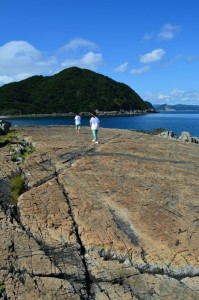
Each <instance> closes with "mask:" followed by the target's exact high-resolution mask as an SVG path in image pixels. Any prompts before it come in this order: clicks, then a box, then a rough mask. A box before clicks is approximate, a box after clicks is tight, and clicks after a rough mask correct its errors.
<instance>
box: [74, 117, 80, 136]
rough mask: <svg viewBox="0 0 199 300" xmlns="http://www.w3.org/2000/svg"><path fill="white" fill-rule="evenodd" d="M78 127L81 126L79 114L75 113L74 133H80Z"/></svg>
mask: <svg viewBox="0 0 199 300" xmlns="http://www.w3.org/2000/svg"><path fill="white" fill-rule="evenodd" d="M80 127H81V117H80V115H79V114H77V113H76V114H75V129H76V133H77V134H79V133H80Z"/></svg>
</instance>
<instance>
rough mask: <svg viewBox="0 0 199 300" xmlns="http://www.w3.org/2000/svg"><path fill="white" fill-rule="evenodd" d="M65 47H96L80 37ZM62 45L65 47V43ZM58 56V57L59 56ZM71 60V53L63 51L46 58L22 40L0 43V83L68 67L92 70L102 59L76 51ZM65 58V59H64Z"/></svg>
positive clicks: (88, 53)
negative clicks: (0, 44) (60, 53)
mask: <svg viewBox="0 0 199 300" xmlns="http://www.w3.org/2000/svg"><path fill="white" fill-rule="evenodd" d="M67 45H68V48H69V49H75V48H78V47H81V46H83V47H84V50H85V49H86V48H96V45H95V44H94V43H92V42H90V41H87V40H84V39H75V40H72V41H70V42H69V43H68V44H67ZM67 45H65V46H67ZM61 56H62V57H61ZM75 56H76V57H75V58H74V55H73V59H72V58H71V55H68V54H66V53H64V56H63V53H62V55H59V53H56V56H55V55H52V56H49V57H47V56H46V55H44V53H42V52H41V51H39V50H38V49H36V48H35V47H34V46H33V45H31V44H30V43H28V42H26V41H10V42H8V43H6V44H4V45H2V46H0V85H3V84H6V83H9V82H13V81H20V80H22V79H25V78H28V77H30V76H33V75H42V74H45V75H53V74H55V73H57V72H58V71H61V70H63V69H64V67H69V66H79V67H81V68H87V69H91V70H96V69H97V67H98V66H99V65H100V63H101V62H102V60H103V58H102V54H100V53H94V52H92V51H91V52H87V53H84V55H83V54H82V53H80V52H79V51H77V53H75ZM66 57H67V58H66Z"/></svg>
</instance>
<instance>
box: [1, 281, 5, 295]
mask: <svg viewBox="0 0 199 300" xmlns="http://www.w3.org/2000/svg"><path fill="white" fill-rule="evenodd" d="M3 292H5V287H4V285H3V283H2V282H0V293H3Z"/></svg>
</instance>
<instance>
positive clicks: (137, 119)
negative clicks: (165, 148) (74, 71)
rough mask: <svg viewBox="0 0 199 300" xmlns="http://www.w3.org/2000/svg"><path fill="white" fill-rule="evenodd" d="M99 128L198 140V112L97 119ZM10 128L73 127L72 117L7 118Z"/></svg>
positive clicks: (86, 118) (87, 121) (87, 123)
mask: <svg viewBox="0 0 199 300" xmlns="http://www.w3.org/2000/svg"><path fill="white" fill-rule="evenodd" d="M99 118H100V124H101V127H104V128H118V129H130V130H152V129H156V128H164V129H165V130H171V131H173V132H174V133H175V134H176V135H180V134H181V132H182V131H188V132H189V133H190V134H191V135H192V136H194V137H198V138H199V111H198V112H195V111H194V112H190V111H189V112H182V111H181V112H161V113H150V114H144V115H133V116H117V117H112V116H111V117H99ZM7 120H8V121H10V122H11V123H12V126H49V125H74V117H26V118H25V117H23V118H7ZM89 120H90V118H88V117H85V118H84V117H83V118H82V126H89Z"/></svg>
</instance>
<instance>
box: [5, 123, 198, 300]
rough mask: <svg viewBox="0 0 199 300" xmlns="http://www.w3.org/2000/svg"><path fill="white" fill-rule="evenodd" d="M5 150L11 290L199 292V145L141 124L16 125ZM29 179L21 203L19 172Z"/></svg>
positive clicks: (50, 293) (50, 295)
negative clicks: (16, 154)
mask: <svg viewBox="0 0 199 300" xmlns="http://www.w3.org/2000/svg"><path fill="white" fill-rule="evenodd" d="M15 130H16V135H17V138H18V140H19V141H20V140H23V139H26V140H29V141H32V142H34V145H35V151H34V152H33V153H31V154H30V155H29V156H28V157H27V158H26V159H25V160H24V161H23V162H22V163H20V164H19V163H16V162H13V161H12V160H11V157H10V155H9V147H7V146H6V147H3V148H1V152H0V167H1V168H0V170H1V171H0V238H1V244H0V252H1V254H2V255H1V256H0V286H2V287H3V289H4V290H5V294H6V297H7V298H8V299H17V300H18V299H19V300H22V299H24V300H25V299H31V300H32V299H35V300H36V299H37V300H38V299H53V300H54V299H55V300H56V299H72V300H73V299H74V300H76V299H79V300H82V299H88V300H94V299H95V300H101V299H104V300H105V299H107V300H108V299H114V300H117V299H118V300H119V299H125V300H128V299H146V300H148V299H169V300H170V299H171V300H172V299H180V300H181V299H182V300H184V299H190V300H191V299H192V300H193V299H195V300H197V299H199V219H198V213H199V204H198V199H199V198H198V197H199V184H198V177H199V162H198V154H199V148H198V145H196V144H194V143H186V142H184V141H182V140H175V139H162V138H161V137H159V136H155V135H149V134H145V133H142V132H136V131H130V130H116V129H104V128H101V129H100V133H99V136H100V144H98V145H96V144H93V143H92V142H91V133H90V129H89V128H88V127H82V129H81V133H80V134H79V135H76V134H75V130H74V128H73V127H72V126H55V127H53V126H48V127H24V128H21V127H19V128H17V129H15ZM16 173H17V174H20V175H21V176H22V178H23V190H22V192H21V195H20V196H19V198H18V201H17V203H12V197H11V194H12V191H11V188H10V178H12V176H13V175H14V174H16Z"/></svg>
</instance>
